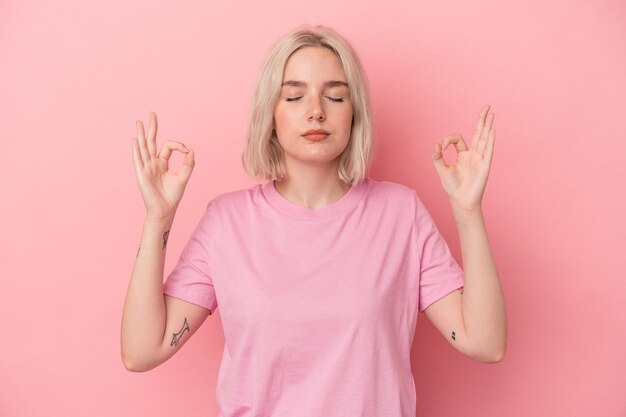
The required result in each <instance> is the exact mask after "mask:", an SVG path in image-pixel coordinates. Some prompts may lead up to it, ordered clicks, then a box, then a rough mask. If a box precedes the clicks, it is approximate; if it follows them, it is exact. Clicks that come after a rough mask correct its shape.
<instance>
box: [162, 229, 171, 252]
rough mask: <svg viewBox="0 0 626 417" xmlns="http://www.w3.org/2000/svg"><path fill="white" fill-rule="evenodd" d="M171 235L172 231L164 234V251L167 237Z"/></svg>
mask: <svg viewBox="0 0 626 417" xmlns="http://www.w3.org/2000/svg"><path fill="white" fill-rule="evenodd" d="M169 235H170V231H169V230H168V231H167V232H165V233H163V249H165V246H166V245H167V237H168V236H169Z"/></svg>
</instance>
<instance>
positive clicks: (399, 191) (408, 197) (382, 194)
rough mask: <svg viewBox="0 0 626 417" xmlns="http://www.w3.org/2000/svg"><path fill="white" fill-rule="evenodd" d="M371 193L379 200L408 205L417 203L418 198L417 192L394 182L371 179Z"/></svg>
mask: <svg viewBox="0 0 626 417" xmlns="http://www.w3.org/2000/svg"><path fill="white" fill-rule="evenodd" d="M369 182H370V191H369V193H370V194H371V195H372V196H373V197H374V198H378V199H383V200H392V201H394V202H402V203H407V202H411V201H415V198H416V196H417V194H416V192H415V190H413V189H412V188H410V187H408V186H406V185H404V184H400V183H397V182H393V181H384V180H381V181H377V180H373V179H371V178H370V179H369Z"/></svg>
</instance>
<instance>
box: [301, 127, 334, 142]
mask: <svg viewBox="0 0 626 417" xmlns="http://www.w3.org/2000/svg"><path fill="white" fill-rule="evenodd" d="M328 135H330V133H328V132H327V131H325V130H324V129H312V130H309V131H307V132H305V133H304V135H302V136H303V137H304V138H306V139H308V140H316V141H318V140H324V139H326V138H327V137H328Z"/></svg>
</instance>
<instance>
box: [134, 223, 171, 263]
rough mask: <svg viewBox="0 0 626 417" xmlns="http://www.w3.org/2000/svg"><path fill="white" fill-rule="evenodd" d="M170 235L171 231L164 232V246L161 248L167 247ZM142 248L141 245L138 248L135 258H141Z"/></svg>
mask: <svg viewBox="0 0 626 417" xmlns="http://www.w3.org/2000/svg"><path fill="white" fill-rule="evenodd" d="M169 235H170V231H169V230H168V231H166V232H165V233H163V247H162V248H161V249H165V247H166V246H167V238H168V237H169ZM140 250H141V246H139V247H138V248H137V256H135V258H139V251H140Z"/></svg>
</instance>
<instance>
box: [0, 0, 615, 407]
mask: <svg viewBox="0 0 626 417" xmlns="http://www.w3.org/2000/svg"><path fill="white" fill-rule="evenodd" d="M87 3H88V2H84V1H46V2H43V1H32V0H30V1H25V0H21V1H17V0H4V1H2V2H1V3H0V138H1V140H2V164H1V168H2V175H0V187H1V190H2V199H1V202H2V203H1V205H0V210H1V212H0V221H1V222H2V227H1V229H2V233H3V235H4V239H3V243H2V251H1V256H2V261H1V265H2V272H1V280H2V281H1V287H2V291H1V293H0V297H1V300H0V301H1V304H0V319H1V323H2V328H3V337H2V343H1V347H0V352H1V353H0V415H2V416H6V417H9V416H64V417H67V416H134V417H135V416H170V415H189V416H209V417H214V416H216V415H217V405H216V402H215V383H216V379H217V372H218V366H219V362H220V359H221V355H222V351H223V343H224V339H223V329H222V327H221V321H220V314H219V309H218V310H217V314H215V315H214V316H210V317H209V318H208V319H207V321H206V322H205V324H204V325H203V327H202V328H201V329H200V330H199V331H198V332H197V333H196V335H195V336H194V337H193V338H192V340H191V341H190V342H189V343H188V344H187V345H186V346H185V347H184V348H183V349H182V350H181V351H180V352H179V353H178V354H177V355H176V356H174V357H173V358H172V359H171V360H170V361H168V362H166V363H165V364H163V365H162V366H160V367H158V368H156V369H155V370H153V371H150V372H148V373H143V374H134V373H130V372H128V371H126V370H125V369H124V367H123V365H122V361H121V359H120V348H119V337H120V319H121V312H122V305H123V301H124V295H125V292H126V288H127V284H128V280H129V278H130V273H131V270H132V265H133V263H134V260H135V255H136V252H137V246H138V244H139V238H140V233H141V227H142V221H143V216H144V213H145V209H144V206H143V201H142V200H141V196H140V193H139V188H138V186H137V183H136V180H135V176H134V171H133V165H132V148H131V137H132V136H133V135H135V120H136V119H142V120H143V121H144V123H147V121H148V114H149V111H150V110H153V111H155V112H156V113H157V114H158V117H159V136H158V138H157V139H158V146H159V147H160V146H161V144H162V143H163V141H164V140H167V139H175V140H181V141H183V142H185V143H186V144H187V145H188V146H190V147H192V148H193V149H194V150H195V152H196V168H195V171H194V173H193V176H192V178H191V181H190V183H189V185H188V187H187V191H186V194H185V197H184V199H183V201H182V203H181V206H180V208H179V212H178V215H177V218H176V221H175V223H174V228H173V230H172V233H171V235H170V240H169V244H168V248H169V249H168V255H167V263H166V274H167V273H169V271H171V269H172V268H173V266H174V264H175V262H176V260H177V258H178V256H179V254H180V251H181V249H182V247H183V245H184V244H185V243H186V241H187V239H188V237H189V235H190V233H191V231H192V230H193V227H194V226H195V224H196V222H197V221H198V219H199V216H200V215H201V213H202V212H203V210H204V208H205V205H206V202H207V201H208V200H209V199H210V198H212V197H213V196H215V195H217V194H220V193H223V192H227V191H230V190H234V189H239V188H243V187H248V186H251V185H253V184H255V183H256V182H257V180H255V179H251V178H249V177H247V176H246V174H245V172H244V171H243V168H242V166H241V163H240V152H241V149H242V145H243V137H244V133H245V130H246V121H247V115H248V109H249V103H250V97H251V94H252V89H253V85H254V81H255V78H256V75H257V71H258V69H259V67H260V65H261V62H262V59H263V57H264V56H265V53H266V51H267V49H268V48H269V46H270V45H271V44H272V43H273V42H274V41H275V40H276V39H277V37H278V36H279V35H281V34H283V33H284V32H286V31H287V30H289V29H291V28H293V27H295V26H297V25H299V24H300V23H309V24H326V25H330V26H332V27H334V28H336V29H337V30H339V31H340V32H341V33H343V34H344V35H345V36H346V37H347V38H348V39H349V40H350V41H352V43H353V45H354V46H355V48H356V49H357V51H358V52H359V54H360V56H361V58H362V60H363V63H364V65H365V67H366V70H367V72H368V75H369V78H370V82H371V87H372V99H373V103H374V112H375V116H376V121H377V134H378V154H377V159H376V162H375V165H374V167H373V169H372V171H371V176H372V177H373V178H375V179H379V180H382V179H385V180H390V181H396V182H400V183H403V184H405V185H408V186H410V187H412V188H415V189H416V190H417V191H418V193H419V194H420V196H421V197H422V199H423V200H424V202H425V204H426V205H427V207H428V208H429V210H430V211H431V214H432V215H433V218H434V219H435V221H436V222H437V224H438V225H439V227H440V230H441V232H442V233H443V234H444V236H445V237H446V239H447V241H448V242H449V245H450V247H451V249H452V252H453V254H454V255H455V257H456V258H457V259H458V260H459V262H461V253H460V246H459V241H458V235H457V231H456V228H455V224H454V221H453V218H452V215H451V211H450V208H449V204H448V201H447V199H446V196H445V194H444V191H443V189H442V188H441V186H440V184H439V182H438V177H437V175H436V172H435V170H434V167H433V166H432V163H431V160H430V154H431V151H432V149H433V146H434V143H435V141H438V140H441V139H442V138H443V137H444V136H445V135H447V134H450V133H455V132H460V133H462V134H463V136H464V137H465V138H466V140H468V141H469V140H470V138H471V134H472V131H473V127H474V123H475V120H476V117H477V115H478V112H479V111H480V109H481V106H482V105H483V104H485V103H488V104H491V106H492V110H493V111H494V112H495V114H496V118H495V123H494V126H495V129H496V132H497V137H496V145H495V154H494V160H493V165H492V169H491V173H490V178H489V181H488V184H487V191H486V193H485V197H484V211H485V216H486V221H487V228H488V231H489V237H490V242H491V244H492V248H493V251H494V256H495V258H496V262H497V266H498V270H499V272H500V275H501V279H502V284H503V287H504V292H505V297H506V301H507V311H508V320H509V341H508V351H507V355H506V357H505V359H504V361H503V362H501V363H499V364H490V365H487V364H480V363H477V362H473V361H472V360H471V359H469V358H466V357H464V356H462V355H461V354H460V353H458V352H457V351H456V350H454V348H452V347H451V346H450V345H449V344H448V342H447V341H446V340H445V339H444V338H443V337H442V336H441V335H440V334H439V333H438V332H437V330H436V329H435V328H434V327H433V326H432V325H431V323H430V322H429V321H428V320H427V319H426V317H425V316H423V315H421V316H420V319H419V320H418V329H417V332H416V338H415V341H414V345H413V355H412V358H413V372H414V375H415V380H416V386H417V398H418V405H417V415H418V416H430V417H435V416H453V415H454V416H481V417H487V416H509V417H517V416H520V417H522V416H590V415H597V416H599V415H602V416H611V417H612V416H624V415H626V396H625V395H624V390H625V389H626V376H625V375H626V361H625V359H624V358H625V355H624V352H626V337H625V336H624V330H625V326H624V321H625V319H626V308H625V307H624V306H625V304H624V301H625V298H626V274H625V271H626V268H625V265H624V264H625V259H626V255H625V254H626V244H625V243H624V242H625V239H624V235H625V231H626V220H625V216H624V213H625V212H626V210H625V208H626V204H625V200H626V197H625V195H626V193H625V191H624V190H625V186H624V184H625V183H626V171H625V170H624V166H625V165H624V162H625V158H624V153H625V152H626V145H624V140H625V139H626V136H625V134H624V127H623V123H624V121H625V120H626V77H625V76H624V74H626V48H625V47H624V45H625V43H624V41H625V40H626V24H625V22H626V6H625V4H624V2H623V1H621V0H606V1H574V2H573V1H563V0H559V1H551V2H546V1H543V0H531V1H526V2H515V3H518V4H517V5H513V4H512V3H513V2H507V4H506V5H504V4H503V2H500V1H495V0H494V1H489V0H478V1H473V2H463V1H443V2H424V1H410V2H409V1H407V2H357V1H346V2H337V1H335V0H325V1H320V2H315V3H302V4H296V3H294V2H292V1H285V0H277V1H273V2H271V3H268V2H264V4H261V3H256V2H241V1H236V2H232V1H229V2H226V1H225V0H222V1H212V2H201V1H194V2H185V4H182V2H179V3H177V4H174V2H168V4H166V2H152V1H130V2H129V1H106V2H89V4H87ZM445 155H446V157H447V158H448V160H449V161H450V159H453V158H454V151H453V150H452V149H451V148H450V149H448V151H446V153H445ZM173 160H174V166H175V169H176V170H177V169H178V166H180V161H181V160H182V158H181V157H180V154H175V156H174V157H173Z"/></svg>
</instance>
